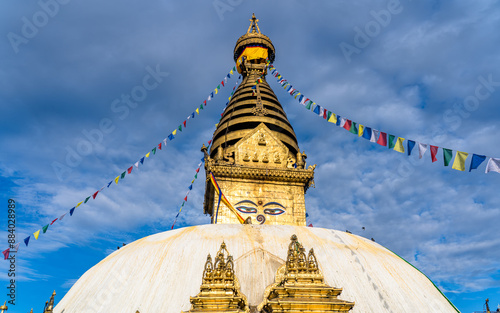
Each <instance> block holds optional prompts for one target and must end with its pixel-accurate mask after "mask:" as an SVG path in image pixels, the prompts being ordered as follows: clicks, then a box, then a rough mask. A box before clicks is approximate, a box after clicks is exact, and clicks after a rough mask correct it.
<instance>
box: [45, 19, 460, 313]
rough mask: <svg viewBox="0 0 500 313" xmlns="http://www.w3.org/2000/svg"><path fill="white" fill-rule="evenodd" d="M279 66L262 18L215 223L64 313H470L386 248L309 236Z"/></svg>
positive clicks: (94, 284)
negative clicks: (275, 77)
mask: <svg viewBox="0 0 500 313" xmlns="http://www.w3.org/2000/svg"><path fill="white" fill-rule="evenodd" d="M274 58H275V48H274V46H273V43H272V42H271V40H270V39H269V38H268V37H267V36H265V35H263V34H262V33H261V31H260V29H259V25H258V20H257V19H256V18H255V16H253V17H252V19H251V20H250V27H249V28H248V30H247V32H246V34H244V35H243V36H241V37H240V38H239V39H238V40H237V42H236V47H235V49H234V60H235V62H236V66H237V68H238V71H239V72H240V73H241V75H242V76H243V80H242V83H241V84H240V86H239V87H238V89H237V90H236V91H235V93H234V96H233V97H232V99H231V101H230V102H229V104H228V106H227V107H226V109H225V111H224V114H223V116H222V119H221V121H220V122H219V124H218V127H217V129H216V131H215V132H214V136H213V142H212V146H211V147H210V149H208V148H207V147H203V148H202V151H203V153H204V154H205V170H206V175H207V182H206V190H205V202H204V208H203V212H204V213H206V214H209V215H210V216H211V222H212V223H211V224H210V225H202V226H193V227H186V228H181V229H176V230H171V231H166V232H162V233H158V234H155V235H151V236H148V237H145V238H142V239H139V240H137V241H135V242H133V243H130V244H128V245H126V246H124V247H122V248H121V249H119V250H117V251H115V252H114V253H112V254H111V255H109V256H108V257H106V258H105V259H104V260H102V261H101V262H99V263H98V264H97V265H95V266H94V267H92V268H91V269H89V270H88V271H87V272H86V273H85V274H84V275H82V277H80V279H79V280H78V281H77V282H76V283H75V284H74V285H73V287H72V288H71V289H70V290H69V291H68V293H67V294H66V295H65V296H64V297H63V299H62V300H61V301H60V302H59V303H58V304H57V306H56V307H55V308H54V309H53V312H56V313H76V312H78V313H79V312H93V313H96V312H102V313H110V312H112V313H137V312H139V313H160V312H165V313H180V312H266V313H270V312H359V313H361V312H394V313H396V312H398V313H400V312H411V313H415V312H426V313H427V312H457V311H458V310H457V309H456V308H455V307H454V306H453V304H451V302H449V301H448V300H447V299H446V297H445V296H444V295H443V294H442V293H441V292H440V291H439V289H437V288H436V287H435V286H434V284H433V283H432V282H431V281H430V280H429V279H428V278H427V277H426V276H425V275H424V274H422V273H421V272H420V271H418V270H417V269H416V268H414V267H413V266H412V265H411V264H409V263H407V262H406V261H404V260H403V259H401V258H400V257H399V256H397V255H395V254H394V253H393V252H391V251H389V250H388V249H386V248H384V247H383V246H381V245H379V244H377V243H375V242H373V241H371V240H367V239H365V238H363V237H360V236H356V235H353V234H350V233H346V232H342V231H337V230H332V229H325V228H312V227H306V217H305V214H306V208H305V201H304V196H305V193H306V191H307V189H308V188H309V187H311V186H312V185H313V179H314V169H315V166H314V165H312V166H306V157H307V156H306V154H305V152H303V151H302V152H301V151H300V149H299V145H298V143H297V139H296V136H295V132H294V130H293V127H292V125H291V124H290V122H289V121H288V118H287V116H286V113H285V111H284V110H283V108H282V106H281V104H280V103H279V101H278V99H277V97H276V95H275V94H274V92H273V91H272V89H271V88H270V86H269V85H268V83H267V82H266V75H267V62H271V63H272V62H273V61H274ZM221 193H222V194H224V196H225V198H226V200H227V202H224V201H220V198H221V196H220V195H221ZM226 203H227V204H226ZM243 220H244V223H241V222H242V221H243ZM212 256H213V257H212Z"/></svg>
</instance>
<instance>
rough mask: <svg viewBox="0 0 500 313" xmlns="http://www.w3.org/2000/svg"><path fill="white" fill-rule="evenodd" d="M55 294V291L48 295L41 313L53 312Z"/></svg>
mask: <svg viewBox="0 0 500 313" xmlns="http://www.w3.org/2000/svg"><path fill="white" fill-rule="evenodd" d="M55 296H56V291H55V290H54V292H53V293H52V296H50V300H49V301H47V302H45V309H44V310H43V313H52V312H54V297H55Z"/></svg>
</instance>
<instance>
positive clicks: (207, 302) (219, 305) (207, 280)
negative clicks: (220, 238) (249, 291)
mask: <svg viewBox="0 0 500 313" xmlns="http://www.w3.org/2000/svg"><path fill="white" fill-rule="evenodd" d="M190 302H191V310H189V311H187V312H183V313H188V312H193V313H194V312H213V313H215V312H228V313H239V312H245V313H250V310H249V308H248V301H247V298H246V297H245V296H244V295H243V294H242V293H241V291H240V284H239V282H238V279H237V278H236V276H235V275H234V262H233V257H232V256H231V255H229V252H228V251H227V249H226V244H225V243H224V242H222V244H221V246H220V249H219V251H218V252H217V254H216V256H215V258H214V260H213V262H212V257H211V256H210V254H208V256H207V261H206V262H205V268H204V270H203V278H202V283H201V287H200V293H199V294H198V295H197V296H196V297H191V298H190Z"/></svg>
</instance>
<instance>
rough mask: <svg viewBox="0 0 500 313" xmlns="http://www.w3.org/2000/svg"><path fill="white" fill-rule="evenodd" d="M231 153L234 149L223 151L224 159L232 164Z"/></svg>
mask: <svg viewBox="0 0 500 313" xmlns="http://www.w3.org/2000/svg"><path fill="white" fill-rule="evenodd" d="M233 154H234V151H231V152H226V153H224V160H225V161H226V162H227V163H228V164H234V158H233Z"/></svg>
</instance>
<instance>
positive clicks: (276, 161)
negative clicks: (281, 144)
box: [274, 152, 281, 164]
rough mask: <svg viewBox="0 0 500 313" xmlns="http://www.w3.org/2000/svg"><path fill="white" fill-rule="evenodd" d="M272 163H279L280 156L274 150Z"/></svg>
mask: <svg viewBox="0 0 500 313" xmlns="http://www.w3.org/2000/svg"><path fill="white" fill-rule="evenodd" d="M274 163H276V164H281V156H280V154H279V152H276V153H275V154H274Z"/></svg>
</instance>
